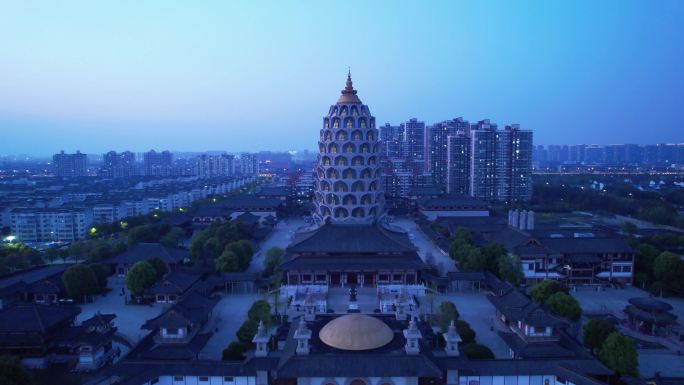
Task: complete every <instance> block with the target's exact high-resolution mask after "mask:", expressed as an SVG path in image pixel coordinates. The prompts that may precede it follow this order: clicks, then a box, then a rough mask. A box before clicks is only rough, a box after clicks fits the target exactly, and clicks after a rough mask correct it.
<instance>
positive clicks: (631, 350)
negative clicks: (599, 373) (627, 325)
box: [582, 319, 639, 377]
mask: <svg viewBox="0 0 684 385" xmlns="http://www.w3.org/2000/svg"><path fill="white" fill-rule="evenodd" d="M582 342H583V343H584V346H585V347H587V349H589V350H590V351H591V353H592V354H597V353H598V357H599V359H600V360H601V361H602V362H603V363H604V364H605V365H606V366H608V367H609V368H611V369H613V370H614V371H615V372H616V373H617V374H618V375H621V376H624V375H627V376H632V377H638V376H639V371H638V365H639V361H638V354H637V351H636V347H635V346H634V341H633V340H632V339H631V338H629V337H627V336H624V335H622V334H620V333H619V332H618V331H617V330H615V326H613V324H612V323H610V322H608V321H606V320H603V319H591V320H589V321H587V323H585V324H584V327H583V328H582Z"/></svg>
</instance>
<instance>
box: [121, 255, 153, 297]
mask: <svg viewBox="0 0 684 385" xmlns="http://www.w3.org/2000/svg"><path fill="white" fill-rule="evenodd" d="M156 281H157V270H155V269H154V267H152V265H151V264H150V263H149V262H146V261H140V262H136V263H135V264H134V265H133V266H132V267H131V268H130V269H129V270H128V274H127V275H126V287H128V290H130V291H131V293H132V294H133V295H136V296H140V295H143V293H144V292H145V289H147V288H148V287H150V286H152V285H153V284H154V283H155V282H156Z"/></svg>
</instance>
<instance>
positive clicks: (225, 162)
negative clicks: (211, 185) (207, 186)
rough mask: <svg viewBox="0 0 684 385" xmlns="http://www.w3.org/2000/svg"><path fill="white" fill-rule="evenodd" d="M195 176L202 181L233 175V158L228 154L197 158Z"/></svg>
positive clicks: (204, 155)
mask: <svg viewBox="0 0 684 385" xmlns="http://www.w3.org/2000/svg"><path fill="white" fill-rule="evenodd" d="M195 170H196V175H197V176H198V177H199V178H202V179H208V178H217V177H225V176H232V175H235V157H234V156H233V155H228V154H220V155H207V154H202V155H200V156H199V157H197V163H196V167H195Z"/></svg>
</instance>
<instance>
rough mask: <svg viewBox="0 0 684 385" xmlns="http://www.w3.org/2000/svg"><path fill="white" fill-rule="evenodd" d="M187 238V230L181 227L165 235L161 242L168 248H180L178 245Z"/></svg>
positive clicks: (174, 228) (173, 228)
mask: <svg viewBox="0 0 684 385" xmlns="http://www.w3.org/2000/svg"><path fill="white" fill-rule="evenodd" d="M183 238H185V230H183V229H182V228H180V227H172V228H171V230H169V232H168V233H166V234H164V236H163V237H161V239H160V240H159V242H160V243H161V244H162V245H164V246H167V247H175V246H178V243H179V242H180V241H181V240H182V239H183Z"/></svg>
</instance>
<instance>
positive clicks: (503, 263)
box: [499, 255, 524, 286]
mask: <svg viewBox="0 0 684 385" xmlns="http://www.w3.org/2000/svg"><path fill="white" fill-rule="evenodd" d="M499 277H500V278H501V279H503V280H504V281H508V282H510V283H512V284H513V285H515V286H518V285H519V284H520V282H521V281H522V280H523V278H524V276H523V272H522V263H521V262H520V258H519V257H518V256H516V255H502V256H501V257H499Z"/></svg>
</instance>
